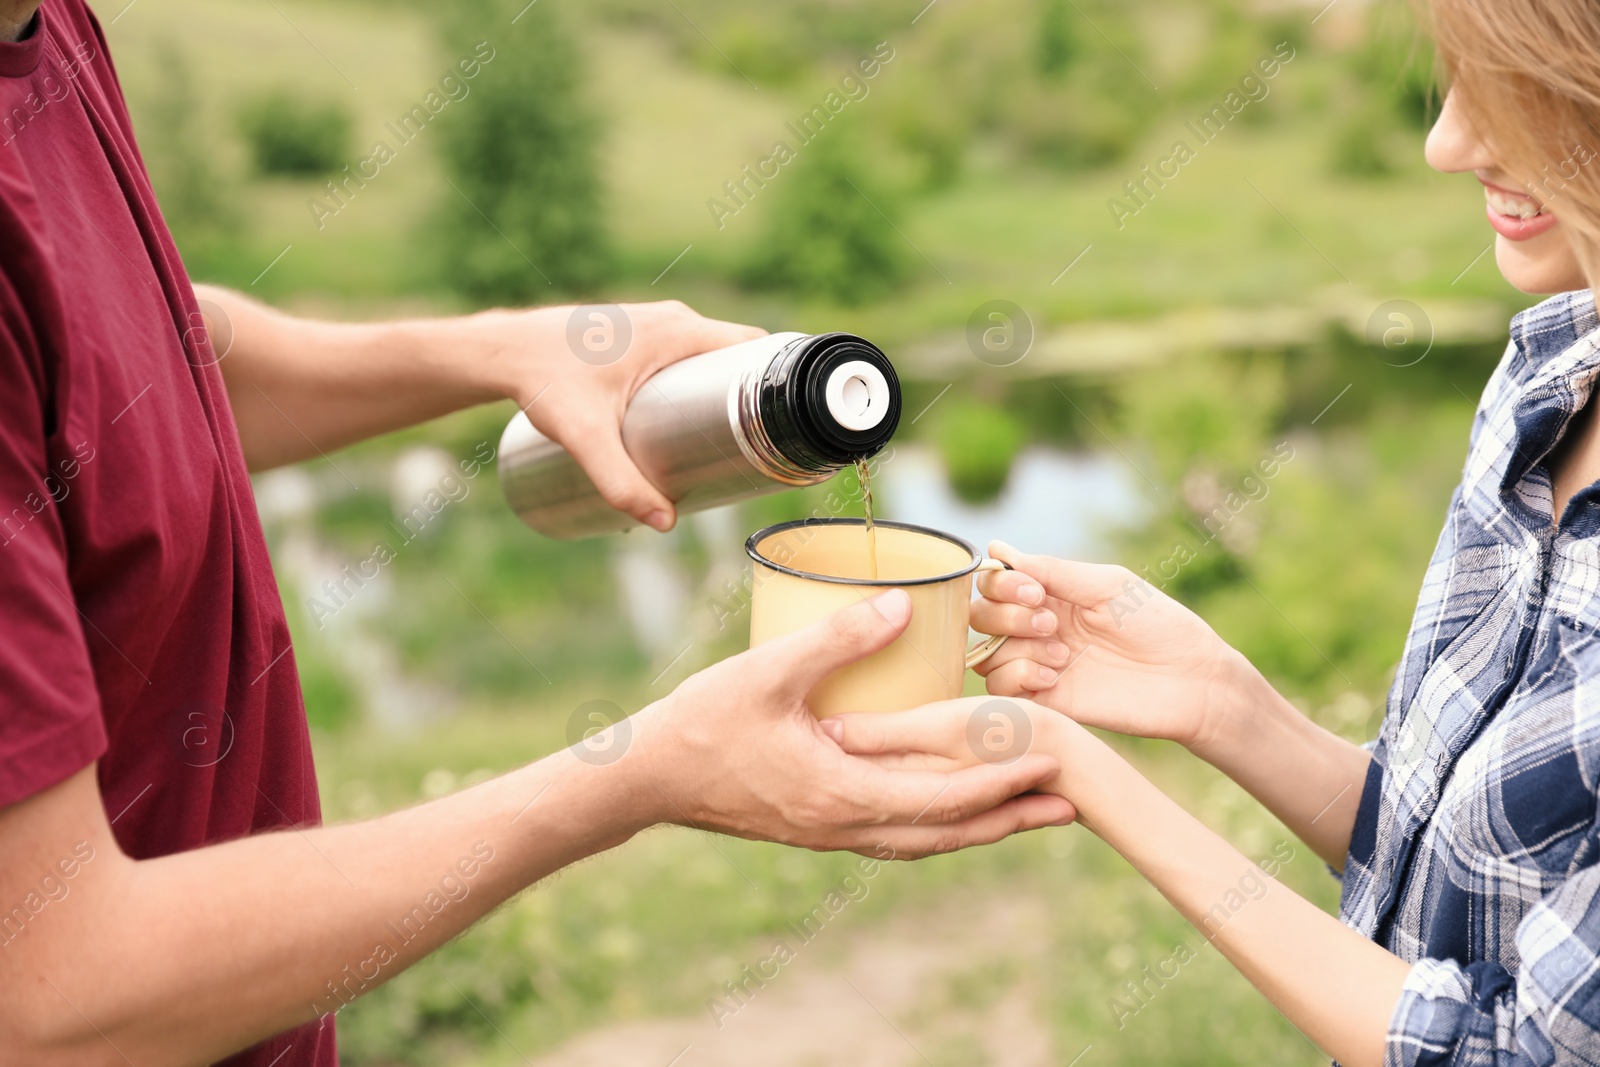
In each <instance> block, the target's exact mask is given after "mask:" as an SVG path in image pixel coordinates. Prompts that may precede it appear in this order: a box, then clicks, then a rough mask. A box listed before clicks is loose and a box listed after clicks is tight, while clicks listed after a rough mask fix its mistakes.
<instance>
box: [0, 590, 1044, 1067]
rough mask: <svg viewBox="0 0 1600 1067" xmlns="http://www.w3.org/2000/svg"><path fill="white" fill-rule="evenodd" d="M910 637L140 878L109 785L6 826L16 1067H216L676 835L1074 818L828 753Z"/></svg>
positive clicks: (908, 849)
mask: <svg viewBox="0 0 1600 1067" xmlns="http://www.w3.org/2000/svg"><path fill="white" fill-rule="evenodd" d="M909 616H910V603H909V599H908V598H906V597H905V595H904V594H903V593H898V592H897V593H892V594H889V595H887V596H886V597H884V598H879V599H878V600H876V601H871V602H863V603H861V604H858V605H856V606H855V607H852V608H849V609H846V610H845V611H842V612H840V613H838V614H837V615H835V616H833V617H832V618H831V619H827V620H824V621H823V622H821V623H819V624H817V625H815V626H813V627H810V628H809V629H807V630H803V631H799V632H797V633H795V634H793V635H790V636H789V637H787V638H784V639H782V640H780V641H774V642H771V643H769V644H767V645H763V646H761V647H760V648H758V649H754V650H752V651H750V652H746V653H744V654H743V655H740V656H736V657H733V658H732V659H729V660H727V661H724V662H723V663H721V664H718V665H716V666H714V667H712V668H709V669H708V670H706V671H703V672H701V673H700V674H698V675H696V676H694V677H693V678H690V679H689V680H687V681H686V682H685V683H684V684H683V685H681V686H680V687H679V688H678V690H677V691H675V692H674V693H673V694H672V695H671V696H670V697H668V698H666V699H665V700H663V701H660V702H658V703H657V704H654V705H652V706H651V707H650V708H648V709H646V710H645V711H643V712H641V713H639V714H638V715H636V716H634V717H633V718H631V719H627V720H624V721H623V723H619V724H618V725H616V726H613V727H612V728H611V731H610V733H609V735H607V736H605V737H604V738H603V739H602V740H601V742H600V743H599V744H598V745H597V747H596V748H595V749H594V750H591V751H601V752H610V751H615V748H607V747H605V746H622V748H621V751H622V755H621V757H620V758H618V759H615V760H613V761H612V762H609V763H608V762H605V761H604V760H600V759H593V758H591V759H585V758H584V751H585V750H582V749H572V750H566V751H563V752H560V753H557V754H556V755H553V756H550V757H548V758H546V759H543V760H540V761H539V762H537V763H535V764H532V765H530V766H528V767H524V768H522V769H521V770H518V771H514V772H512V773H510V774H506V775H504V776H502V777H500V778H497V779H494V780H492V781H489V782H485V783H483V784H481V785H479V786H476V787H473V788H471V789H468V790H465V791H463V792H461V793H457V794H455V795H453V796H449V797H445V798H442V799H440V800H436V801H433V802H431V803H428V804H424V805H421V806H419V807H416V808H412V809H410V810H407V811H402V812H399V813H396V814H393V815H388V816H385V817H383V818H379V819H374V820H371V821H368V822H363V823H355V824H350V825H344V826H330V827H318V828H308V829H304V830H297V829H291V830H284V831H279V832H275V833H268V834H262V835H259V836H254V837H249V838H245V839H242V840H238V841H233V842H229V843H227V844H221V845H216V846H212V847H208V848H202V849H197V850H194V851H192V852H185V853H179V854H176V855H171V856H166V857H162V858H159V859H153V860H144V861H134V860H131V859H129V858H128V857H126V856H125V855H123V854H122V853H121V852H120V850H119V849H118V847H117V844H116V841H115V838H114V837H113V836H112V832H111V828H110V826H109V824H108V823H107V820H106V814H105V810H104V807H103V805H102V801H101V797H100V795H99V790H98V788H97V785H96V779H95V774H94V770H93V768H88V769H85V770H83V771H81V772H79V773H78V774H76V775H74V776H73V777H72V778H70V779H68V780H67V781H66V782H64V783H61V784H60V785H57V786H54V787H52V788H50V789H48V790H46V791H44V792H42V793H39V794H37V795H35V796H33V797H32V798H30V799H28V800H26V801H23V802H20V803H18V804H15V805H12V806H11V807H9V808H6V809H4V810H0V855H3V856H5V861H4V863H0V909H3V911H0V939H3V942H4V943H3V944H0V1000H3V1001H4V1003H5V1005H6V1007H5V1010H4V1011H3V1012H0V1063H4V1064H6V1065H10V1064H19V1065H27V1067H40V1065H43V1067H50V1065H53V1064H69V1063H70V1064H74V1065H79V1064H102V1063H104V1064H118V1065H120V1064H125V1063H127V1062H132V1063H136V1064H139V1067H154V1065H166V1064H206V1063H211V1062H214V1061H215V1060H217V1059H220V1058H222V1057H224V1056H226V1055H228V1054H229V1053H232V1052H236V1051H238V1050H240V1049H242V1048H245V1047H247V1046H249V1045H250V1044H252V1043H254V1042H256V1041H258V1040H260V1039H262V1038H265V1037H267V1036H269V1035H271V1034H273V1033H277V1032H281V1031H283V1030H285V1029H288V1028H290V1027H293V1026H296V1025H298V1024H301V1023H305V1022H307V1021H310V1020H312V1019H315V1018H317V1017H318V1016H320V1015H323V1014H325V1013H327V1012H330V1011H335V1010H337V1009H338V1008H339V1007H341V1006H342V1005H343V1003H345V1002H346V1001H348V1000H349V999H352V998H353V997H354V996H355V995H356V994H358V993H360V992H363V991H365V990H367V989H370V988H373V987H375V986H377V985H380V984H382V983H383V982H384V981H387V980H388V979H389V978H391V977H393V976H394V975H395V974H396V973H398V972H399V971H401V970H403V969H404V968H405V967H407V966H409V965H410V964H412V963H414V962H416V960H418V959H419V958H421V957H422V956H424V955H426V954H427V953H428V952H430V951H431V950H433V949H434V948H437V947H438V946H439V945H441V944H443V943H444V942H445V941H447V940H449V939H450V938H452V937H454V936H455V935H456V934H458V933H460V932H461V931H462V930H465V929H466V928H467V927H468V926H470V925H471V924H472V923H473V922H474V921H476V920H477V919H478V918H480V917H481V916H482V915H484V914H485V913H486V912H488V911H489V910H490V909H492V908H494V907H495V906H496V905H498V904H499V903H501V902H502V901H504V900H506V899H507V898H508V897H510V896H511V895H513V894H514V893H517V892H518V891H520V890H522V889H524V888H525V887H527V886H528V885H530V884H532V883H534V882H536V881H538V880H539V879H541V878H543V877H544V876H546V875H548V874H550V873H551V872H553V871H556V870H558V869H560V868H561V867H563V866H565V865H567V864H569V863H572V862H573V861H575V860H577V859H580V858H582V857H584V856H588V855H592V854H594V853H597V852H600V851H602V850H604V849H607V848H611V847H613V846H615V845H617V844H620V843H622V842H623V841H626V840H627V839H628V838H629V837H630V836H632V835H633V834H634V833H637V832H638V831H639V830H641V829H643V828H645V827H647V826H649V825H651V824H654V823H658V822H672V823H681V824H688V825H695V826H698V827H701V828H705V829H712V830H719V831H722V832H726V833H733V834H738V835H741V836H745V837H762V838H770V839H774V840H780V841H786V842H789V843H793V844H799V845H802V846H806V847H810V848H818V849H833V848H849V849H855V850H857V851H860V852H863V853H864V854H866V855H872V856H876V857H878V858H908V857H912V856H917V855H924V854H927V853H931V852H941V851H948V850H950V849H954V848H959V847H963V846H965V845H970V844H979V843H984V842H988V841H993V840H997V839H999V838H1001V837H1004V836H1006V835H1007V834H1009V833H1012V832H1014V831H1017V830H1021V829H1029V828H1033V827H1036V826H1041V825H1046V824H1050V823H1059V822H1062V821H1065V820H1068V819H1070V818H1071V815H1072V809H1071V806H1070V805H1069V804H1068V803H1066V802H1065V801H1064V800H1062V799H1061V798H1059V797H1054V796H1042V795H1027V796H1019V795H1018V794H1020V793H1024V792H1025V791H1027V790H1031V789H1033V788H1034V787H1035V786H1038V785H1039V784H1041V783H1043V782H1045V781H1048V780H1050V779H1051V778H1053V777H1055V775H1056V774H1057V773H1058V772H1059V767H1058V765H1057V764H1056V762H1055V761H1054V760H1053V759H1051V758H1049V757H1046V756H1034V757H1029V758H1027V759H1025V760H1022V761H1020V762H1018V763H1016V764H1014V765H1012V766H1009V767H1006V768H990V767H983V768H976V769H971V770H958V771H956V772H955V773H952V774H945V773H935V772H926V771H905V772H900V771H891V770H886V769H884V768H881V767H878V766H876V765H875V764H873V763H871V762H870V761H866V760H861V759H856V758H853V757H849V756H845V755H844V754H843V753H841V752H840V751H839V749H838V748H837V746H835V745H834V744H833V743H832V742H831V741H829V740H828V738H827V737H826V735H825V734H824V733H823V732H822V730H821V728H820V726H819V725H818V723H817V721H816V720H815V719H814V718H813V717H812V716H811V714H810V712H809V710H808V709H807V708H806V706H805V703H804V696H805V694H806V693H808V692H809V691H810V689H811V688H812V686H814V685H815V684H816V682H817V681H819V680H820V679H821V678H822V677H824V676H825V675H826V674H827V673H829V672H831V671H832V670H834V669H837V668H838V667H839V666H842V665H844V664H845V663H848V662H850V661H853V660H855V659H859V658H861V657H862V656H864V655H867V654H869V653H871V652H872V651H875V650H877V649H879V648H882V647H884V646H885V645H887V644H888V643H889V642H890V641H892V640H894V639H895V638H896V637H897V636H898V635H899V634H900V632H901V631H902V630H903V629H904V627H905V624H906V622H907V621H908V619H909ZM69 870H70V871H71V875H70V877H68V875H67V871H69ZM47 877H48V879H49V881H48V882H46V881H44V879H45V878H47ZM41 886H44V887H45V888H44V890H43V892H44V894H45V895H44V896H41V895H40V892H41ZM45 900H48V902H47V903H42V904H41V903H39V902H40V901H45ZM36 905H37V910H35V906H36ZM15 908H22V909H24V913H25V914H24V917H23V919H22V921H21V922H20V923H11V924H9V925H8V924H7V923H6V919H7V918H8V917H9V916H11V915H12V914H13V909H15Z"/></svg>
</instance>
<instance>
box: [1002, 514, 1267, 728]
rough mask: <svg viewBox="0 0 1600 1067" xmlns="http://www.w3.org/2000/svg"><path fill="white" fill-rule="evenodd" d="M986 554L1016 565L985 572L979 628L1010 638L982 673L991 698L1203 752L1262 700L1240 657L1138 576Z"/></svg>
mask: <svg viewBox="0 0 1600 1067" xmlns="http://www.w3.org/2000/svg"><path fill="white" fill-rule="evenodd" d="M990 554H991V555H992V556H993V557H994V558H995V559H998V560H1002V561H1004V562H1006V563H1009V564H1010V565H1011V566H1012V567H1014V568H1016V569H1015V570H1013V571H984V572H982V573H980V574H979V575H978V591H979V593H980V594H981V596H980V598H979V599H978V600H976V601H974V602H973V605H972V625H973V628H974V629H977V630H980V631H983V632H985V633H991V634H1009V635H1011V640H1009V641H1007V642H1006V643H1005V644H1004V645H1002V646H1001V648H1000V650H999V651H998V652H996V653H995V654H994V655H993V656H992V657H990V659H989V660H988V661H987V662H985V663H983V664H981V665H980V666H979V667H978V668H977V670H978V673H979V674H981V675H983V676H984V677H985V678H986V679H987V681H988V687H989V692H990V693H993V694H995V695H996V696H1024V697H1029V698H1031V699H1033V700H1037V701H1039V702H1040V703H1042V704H1045V705H1047V706H1049V707H1051V708H1054V709H1056V710H1057V711H1061V712H1065V713H1066V714H1067V715H1070V716H1071V717H1072V718H1073V719H1075V720H1077V721H1078V722H1081V723H1084V724H1085V725H1088V726H1096V727H1100V728H1103V729H1107V730H1114V731H1116V732H1118V733H1123V734H1133V735H1136V736H1139V737H1159V738H1165V739H1167V740H1171V741H1177V742H1178V743H1180V744H1182V745H1184V746H1186V747H1188V748H1190V749H1191V750H1194V751H1196V752H1201V751H1202V750H1205V749H1207V748H1208V747H1209V745H1210V743H1211V742H1212V741H1213V739H1214V738H1215V736H1216V734H1217V731H1218V730H1219V728H1220V727H1221V726H1222V725H1223V722H1222V720H1223V719H1224V718H1226V717H1227V716H1229V715H1231V714H1235V713H1237V712H1238V711H1240V710H1241V709H1242V708H1244V707H1247V706H1248V705H1249V703H1250V702H1251V701H1252V700H1255V699H1258V698H1260V697H1261V696H1262V695H1263V694H1262V693H1261V689H1262V687H1265V682H1264V680H1262V679H1261V677H1260V675H1259V674H1258V673H1257V672H1256V671H1255V668H1253V667H1251V666H1250V664H1249V662H1248V661H1246V660H1245V658H1244V657H1243V656H1241V655H1240V654H1239V653H1238V652H1236V651H1234V650H1233V649H1232V648H1231V647H1229V645H1228V644H1227V643H1226V642H1224V641H1223V640H1222V639H1221V638H1220V637H1218V636H1217V635H1216V633H1215V632H1214V631H1213V630H1212V629H1211V627H1209V626H1207V625H1206V623H1205V622H1204V621H1203V620H1202V619H1201V618H1200V617H1199V616H1198V615H1196V614H1195V613H1194V612H1192V611H1190V610H1189V609H1188V608H1186V607H1184V606H1183V605H1182V604H1179V603H1178V602H1177V601H1175V600H1173V599H1172V598H1170V597H1168V596H1165V595H1163V594H1162V593H1160V592H1158V591H1157V590H1156V589H1155V588H1154V587H1152V586H1151V585H1150V584H1149V583H1148V582H1145V581H1144V580H1143V579H1141V578H1140V577H1138V576H1137V575H1135V574H1134V573H1133V572H1131V571H1129V570H1127V569H1125V568H1122V567H1114V566H1107V565H1103V564H1097V563H1075V562H1070V561H1068V560H1061V559H1055V558H1052V557H1050V556H1031V555H1026V554H1024V553H1021V552H1018V551H1017V550H1016V549H1014V548H1012V547H1011V546H1010V545H1006V544H1003V543H1001V542H998V541H996V542H994V543H993V544H992V545H991V546H990ZM1267 692H1270V688H1268V689H1267Z"/></svg>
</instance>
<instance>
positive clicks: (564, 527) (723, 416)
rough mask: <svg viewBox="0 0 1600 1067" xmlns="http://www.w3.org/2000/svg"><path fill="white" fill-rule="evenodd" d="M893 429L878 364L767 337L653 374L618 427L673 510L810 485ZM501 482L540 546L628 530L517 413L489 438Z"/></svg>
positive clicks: (829, 341)
mask: <svg viewBox="0 0 1600 1067" xmlns="http://www.w3.org/2000/svg"><path fill="white" fill-rule="evenodd" d="M899 423H900V380H899V378H898V377H897V376H896V375H895V372H894V367H893V366H892V365H891V364H890V363H889V359H888V357H887V356H885V355H884V354H883V352H881V351H880V350H879V349H878V347H877V346H876V345H874V344H872V343H871V342H869V341H866V340H863V339H862V338H860V337H856V336H854V335H853V334H848V333H826V334H816V335H806V334H800V333H777V334H771V335H768V336H766V337H761V338H758V339H756V340H754V341H746V342H744V343H743V344H737V345H733V346H731V347H729V348H722V349H718V350H717V351H715V352H707V353H705V354H704V355H699V356H694V357H691V358H689V359H685V360H683V361H681V362H678V363H674V364H672V365H671V366H669V367H665V368H663V369H662V370H661V371H659V372H657V373H656V374H655V375H653V376H652V377H651V378H649V379H648V380H647V381H646V382H645V383H644V384H643V385H642V386H640V387H639V391H638V392H637V393H635V394H634V397H633V400H632V402H631V403H630V404H629V405H628V410H627V413H626V414H625V415H624V417H623V422H622V442H623V445H624V446H625V447H626V448H627V450H628V455H630V456H631V457H633V461H634V462H635V463H636V464H638V465H639V469H640V470H641V471H643V472H644V475H645V477H647V478H649V479H650V481H651V482H653V483H654V484H655V486H656V487H657V488H658V489H660V490H661V491H662V492H663V493H665V494H666V495H667V497H668V498H669V499H671V500H672V501H674V502H675V503H676V504H677V506H678V510H679V512H680V513H681V512H689V511H699V510H702V509H705V508H712V507H717V506H718V505H721V504H729V503H732V502H734V501H736V500H743V499H745V498H747V497H752V496H759V495H761V494H763V493H772V492H777V491H778V490H781V489H788V488H790V487H792V486H797V485H815V484H816V483H818V482H821V481H824V480H825V479H827V478H829V477H831V476H833V475H834V474H836V473H838V471H839V470H840V469H842V468H843V467H845V466H848V465H849V464H851V463H853V462H855V461H856V460H858V459H866V458H868V457H870V456H873V455H876V454H877V453H878V452H879V451H880V450H881V449H882V448H883V446H884V445H885V444H887V443H888V441H889V438H890V437H891V436H892V435H893V434H894V431H895V427H896V426H898V425H899ZM499 463H500V484H501V487H502V488H503V489H504V491H505V497H506V502H507V503H508V504H510V506H511V508H512V510H513V511H515V512H516V513H517V514H518V515H519V516H521V518H522V520H523V521H524V522H526V523H527V524H528V525H529V526H531V527H533V528H534V529H535V530H538V531H539V532H540V533H542V534H545V535H547V536H549V537H563V538H570V537H588V536H591V535H593V534H601V533H609V532H611V531H614V530H625V529H628V528H629V527H631V526H635V525H637V521H636V520H635V519H633V518H632V517H631V516H629V515H626V514H624V513H622V512H620V511H617V510H615V509H613V508H612V507H611V506H610V505H608V504H607V503H606V502H605V500H604V499H603V498H602V497H601V496H600V493H599V491H598V490H597V489H595V487H594V483H593V482H591V481H590V480H589V477H588V475H586V474H584V472H583V469H582V468H581V467H579V466H578V464H577V462H576V461H575V460H573V458H572V457H571V456H570V455H568V454H567V453H566V451H565V450H564V449H562V447H561V446H560V445H558V444H556V443H555V442H554V441H552V440H550V438H548V437H546V436H544V434H542V433H540V432H539V431H538V430H536V429H534V427H533V424H532V423H531V422H529V421H528V417H527V415H526V414H524V413H522V412H518V413H517V415H516V417H515V418H513V419H512V420H511V423H510V425H508V426H507V427H506V430H505V433H504V434H503V435H501V438H500V461H499Z"/></svg>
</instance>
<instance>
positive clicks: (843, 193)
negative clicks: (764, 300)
mask: <svg viewBox="0 0 1600 1067" xmlns="http://www.w3.org/2000/svg"><path fill="white" fill-rule="evenodd" d="M842 121H847V120H841V119H835V120H834V121H833V123H832V124H831V125H829V126H827V127H825V128H824V129H823V130H822V132H821V134H820V135H818V136H817V137H816V139H815V140H813V141H812V142H810V143H809V144H805V145H799V146H797V151H798V153H799V159H798V160H797V161H795V162H793V163H790V164H789V165H788V166H787V167H786V168H784V170H783V171H782V172H780V174H779V175H778V177H777V178H776V179H775V180H774V183H773V188H772V189H771V190H770V191H768V192H764V193H763V195H765V196H769V197H771V201H770V203H768V204H766V205H764V207H765V210H766V212H767V215H766V226H765V229H764V231H763V233H762V235H761V239H760V241H759V242H758V243H757V245H756V246H755V250H754V252H753V253H752V254H751V255H750V257H749V258H748V259H747V260H746V261H745V263H744V266H743V267H742V269H741V271H740V274H741V277H742V278H743V279H744V280H745V281H746V282H748V283H749V284H751V285H755V286H759V287H768V288H778V289H787V290H790V291H791V292H795V293H799V294H802V295H806V296H821V297H827V298H829V299H831V300H835V301H838V302H839V303H841V304H862V303H865V302H866V301H868V300H871V299H873V298H875V297H879V296H882V295H883V294H885V293H887V292H889V291H891V290H893V289H894V288H895V287H896V286H897V285H898V284H899V283H900V282H901V281H903V280H904V279H905V278H906V276H907V275H908V274H909V265H908V262H907V259H906V254H907V252H908V251H909V249H908V248H907V246H906V241H905V238H904V237H902V236H901V235H900V232H899V231H898V230H897V229H896V222H895V220H896V219H898V218H899V217H900V215H901V211H900V203H899V197H898V196H897V195H896V194H895V192H894V190H892V189H891V188H889V187H888V186H887V185H885V184H882V183H880V181H879V180H878V177H877V174H876V172H875V170H874V168H873V167H872V166H871V165H869V164H868V163H867V161H866V160H864V159H863V158H862V154H861V151H860V149H859V147H858V142H857V141H856V139H855V138H854V137H852V136H851V135H850V130H849V129H848V128H847V127H842V126H841V125H840V123H841V122H842Z"/></svg>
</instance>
